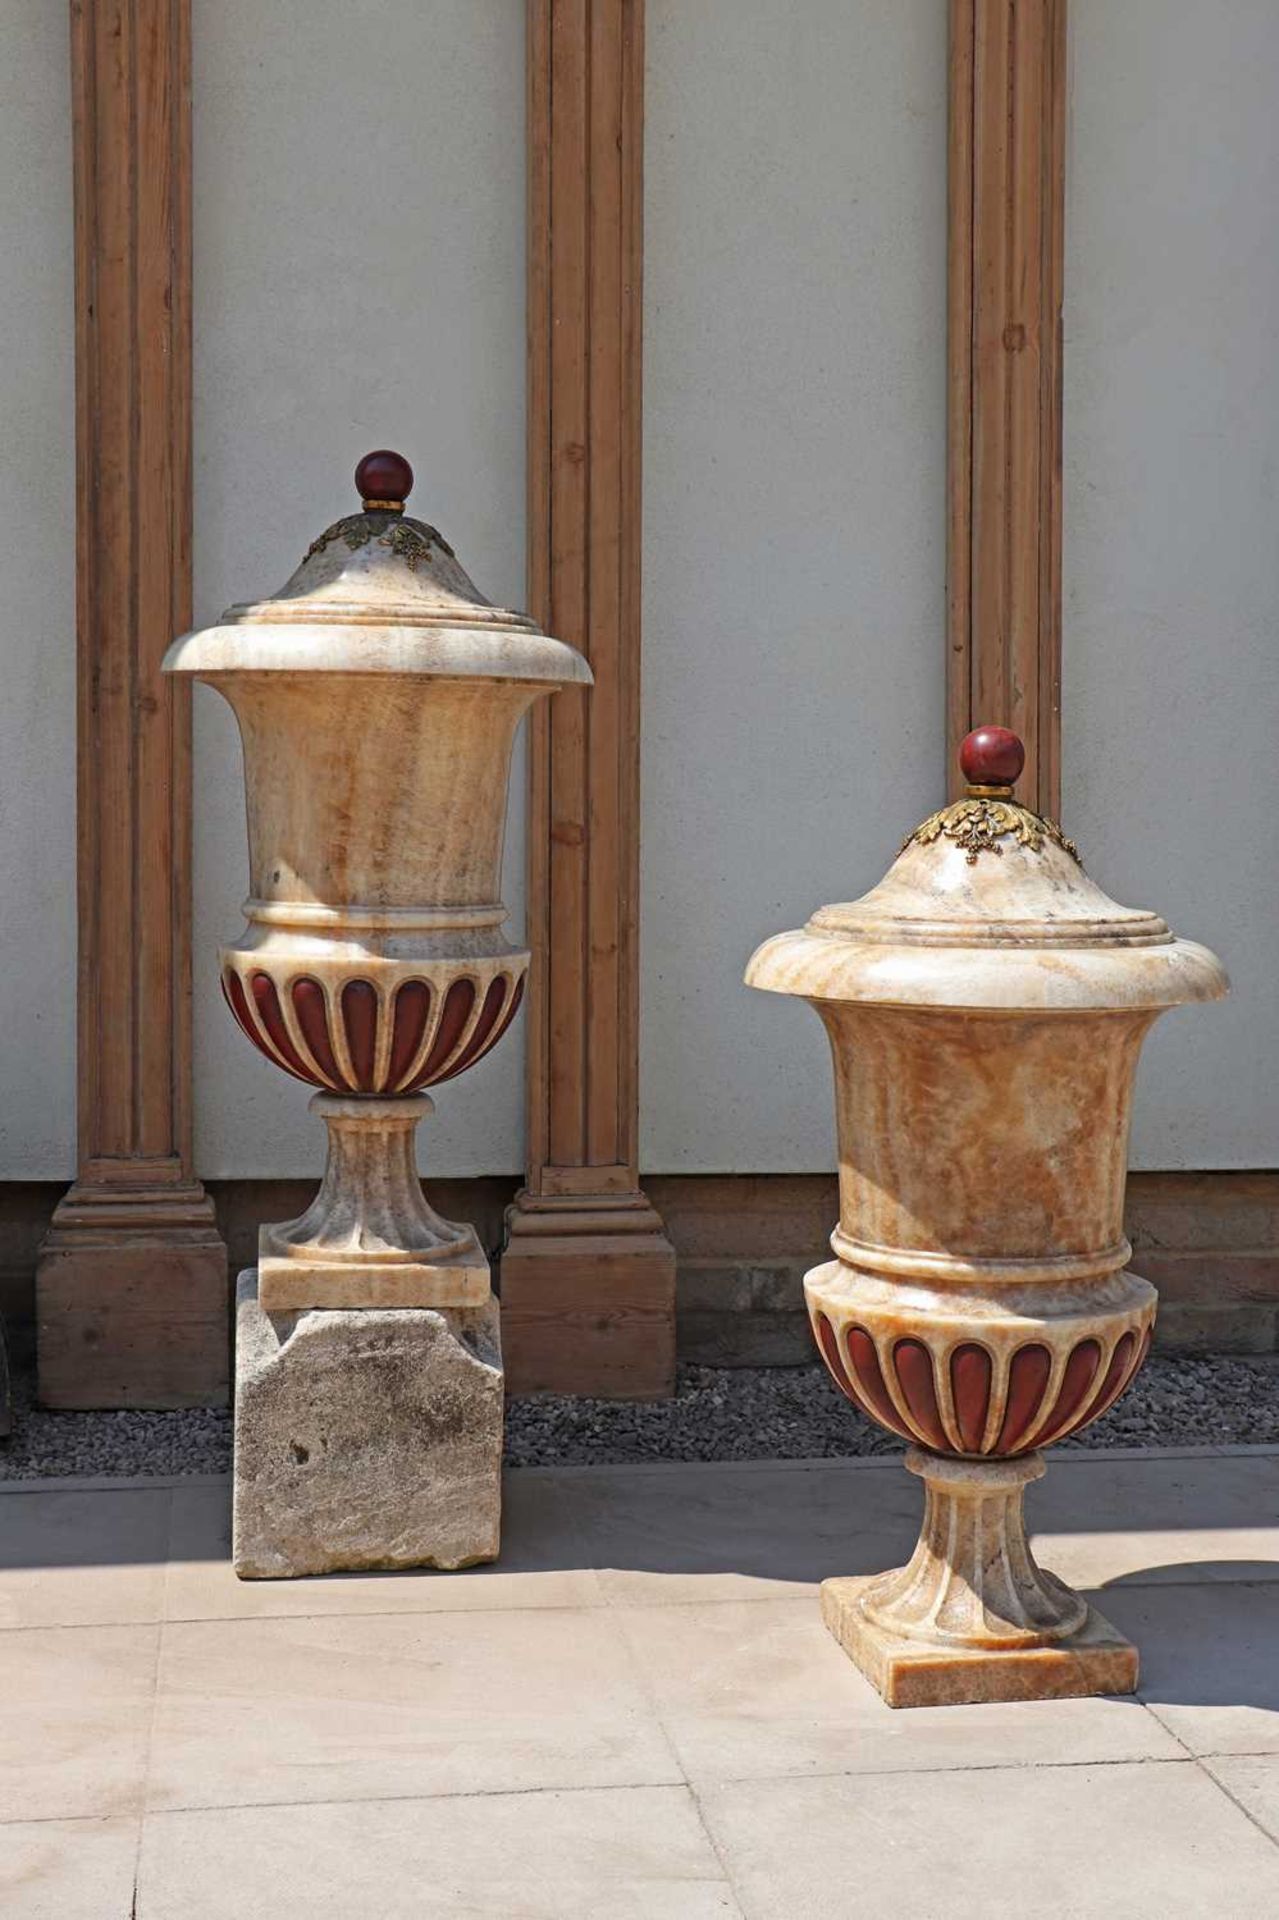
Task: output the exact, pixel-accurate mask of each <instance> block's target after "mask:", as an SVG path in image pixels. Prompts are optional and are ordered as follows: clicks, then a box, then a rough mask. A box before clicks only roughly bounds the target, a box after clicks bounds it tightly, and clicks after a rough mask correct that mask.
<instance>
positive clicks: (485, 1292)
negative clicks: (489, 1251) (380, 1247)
mask: <svg viewBox="0 0 1279 1920" xmlns="http://www.w3.org/2000/svg"><path fill="white" fill-rule="evenodd" d="M272 1246H273V1241H272V1229H271V1228H270V1227H263V1228H262V1229H261V1230H260V1232H259V1234H258V1267H257V1272H258V1299H259V1300H260V1301H261V1303H262V1305H263V1306H264V1307H265V1308H266V1310H267V1312H268V1313H300V1312H303V1311H305V1310H306V1309H307V1308H310V1307H315V1308H319V1309H321V1310H326V1309H332V1308H338V1307H356V1308H365V1307H482V1306H483V1305H484V1303H485V1301H486V1300H487V1299H488V1298H489V1294H490V1291H491V1287H492V1280H491V1276H490V1274H489V1263H488V1260H487V1258H486V1257H485V1254H484V1250H483V1248H482V1247H479V1246H476V1245H471V1246H469V1247H462V1248H461V1249H460V1250H459V1251H458V1252H457V1253H454V1254H450V1255H449V1256H448V1257H447V1258H446V1259H442V1260H402V1261H394V1262H392V1261H369V1262H367V1263H364V1262H360V1261H356V1260H319V1259H316V1258H315V1257H314V1255H311V1254H301V1253H298V1252H297V1251H294V1252H293V1253H292V1254H289V1253H283V1252H282V1253H275V1252H273V1251H272Z"/></svg>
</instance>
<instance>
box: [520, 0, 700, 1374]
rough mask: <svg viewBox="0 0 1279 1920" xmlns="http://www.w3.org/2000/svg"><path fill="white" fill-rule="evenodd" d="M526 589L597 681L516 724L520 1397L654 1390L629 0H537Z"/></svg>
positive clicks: (659, 1251)
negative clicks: (643, 1009) (523, 861)
mask: <svg viewBox="0 0 1279 1920" xmlns="http://www.w3.org/2000/svg"><path fill="white" fill-rule="evenodd" d="M528 73H529V118H528V124H529V382H528V405H529V583H530V585H529V592H530V601H531V607H532V611H533V613H534V614H535V616H536V617H537V619H538V620H540V621H541V623H542V624H543V625H544V626H545V627H546V628H547V629H548V630H549V631H550V632H552V633H555V634H557V635H559V636H560V637H561V638H562V639H565V640H569V641H571V642H572V643H573V645H574V646H577V647H580V648H581V649H582V651H583V652H584V653H585V654H586V655H587V657H588V659H589V660H590V663H591V666H592V668H593V670H594V674H595V686H594V688H593V690H591V691H590V692H582V691H579V690H578V689H571V690H568V691H566V692H564V693H561V694H558V695H557V696H556V698H555V699H554V700H553V701H550V702H548V703H547V706H546V707H545V708H544V709H542V710H541V711H540V712H539V713H538V714H537V716H536V718H535V720H534V723H533V732H532V739H531V769H532V770H531V788H530V809H529V937H530V944H531V945H532V947H533V951H534V961H533V973H532V976H531V998H530V1006H529V1023H528V1049H529V1069H528V1072H529V1103H528V1126H529V1168H528V1180H527V1186H526V1188H525V1190H524V1192H522V1193H521V1195H520V1196H519V1198H518V1200H517V1202H516V1204H515V1206H514V1207H513V1208H512V1209H511V1214H510V1223H509V1224H510V1234H509V1240H508V1245H507V1248H506V1252H505V1254H504V1256H503V1260H502V1323H503V1343H504V1348H505V1354H506V1366H507V1378H508V1382H509V1384H510V1385H511V1386H512V1387H513V1388H514V1389H515V1390H517V1391H528V1390H532V1389H538V1388H545V1389H550V1390H555V1391H560V1392H580V1393H596V1394H616V1395H628V1396H640V1395H650V1394H658V1393H664V1392H668V1391H669V1390H670V1387H671V1384H672V1381H673V1373H674V1311H675V1300H674V1279H675V1257H674V1253H673V1251H672V1249H671V1246H670V1243H669V1241H668V1240H667V1239H666V1237H665V1234H664V1232H663V1229H662V1223H661V1221H660V1219H659V1218H658V1216H657V1214H656V1213H655V1212H654V1210H653V1208H652V1207H651V1206H650V1205H649V1203H648V1201H647V1200H646V1199H645V1197H644V1195H643V1193H642V1192H641V1190H640V1184H639V1166H638V1145H637V1128H638V1094H637V1086H636V1079H637V1072H636V1063H637V1056H638V1043H639V1036H638V1018H637V967H638V953H637V931H638V920H637V916H638V886H639V838H638V832H639V822H638V816H639V718H640V716H639V666H640V387H641V380H640V372H641V368H640V351H641V327H640V319H641V315H640V279H641V262H642V210H643V209H642V191H643V85H644V49H643V4H642V0H529V5H528Z"/></svg>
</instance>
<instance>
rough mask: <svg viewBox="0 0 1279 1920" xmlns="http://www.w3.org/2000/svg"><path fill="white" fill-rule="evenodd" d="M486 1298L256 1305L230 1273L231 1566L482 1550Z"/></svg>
mask: <svg viewBox="0 0 1279 1920" xmlns="http://www.w3.org/2000/svg"><path fill="white" fill-rule="evenodd" d="M501 1468H502V1350H501V1344H500V1341H499V1337H498V1306H497V1301H496V1300H495V1299H494V1298H493V1296H492V1294H491V1293H490V1294H489V1295H488V1296H487V1298H486V1299H485V1300H484V1302H483V1303H482V1304H481V1305H479V1306H472V1307H440V1308H437V1309H434V1310H432V1309H430V1308H423V1307H410V1308H405V1309H397V1308H394V1307H366V1308H361V1309H351V1308H337V1309H332V1310H329V1309H323V1308H310V1309H306V1310H303V1311H300V1312H282V1313H280V1312H268V1311H267V1309H266V1308H265V1307H264V1306H263V1305H262V1303H261V1301H260V1299H259V1298H258V1275H257V1271H256V1269H254V1268H250V1269H249V1270H248V1271H247V1272H246V1273H242V1274H241V1275H240V1282H239V1287H238V1290H237V1298H236V1338H235V1492H234V1513H233V1526H232V1558H233V1560H234V1564H235V1570H236V1572H237V1573H238V1574H239V1576H240V1578H241V1579H242V1580H271V1579H280V1578H289V1577H293V1576H295V1575H298V1574H307V1573H337V1572H339V1571H343V1570H345V1571H354V1570H358V1569H362V1568H363V1569H370V1568H392V1567H442V1568H448V1569H453V1568H457V1567H469V1566H473V1565H475V1563H476V1562H477V1561H481V1560H494V1559H496V1558H497V1551H498V1538H499V1530H500V1523H501V1511H502V1496H501V1484H502V1483H501Z"/></svg>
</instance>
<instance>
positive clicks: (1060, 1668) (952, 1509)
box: [746, 727, 1226, 1707]
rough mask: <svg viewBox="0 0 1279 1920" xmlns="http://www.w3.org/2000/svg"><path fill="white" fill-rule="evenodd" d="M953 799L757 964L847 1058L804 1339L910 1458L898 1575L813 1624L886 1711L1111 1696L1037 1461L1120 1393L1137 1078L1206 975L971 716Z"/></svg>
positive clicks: (1126, 1335)
mask: <svg viewBox="0 0 1279 1920" xmlns="http://www.w3.org/2000/svg"><path fill="white" fill-rule="evenodd" d="M960 760H961V765H962V767H963V771H964V775H965V778H966V779H967V781H968V782H969V786H968V792H967V794H966V796H965V798H964V799H962V800H960V801H958V802H957V803H956V804H955V805H954V806H952V807H947V808H945V809H944V810H943V811H942V812H941V813H938V814H934V815H933V816H932V817H931V818H930V819H928V820H926V821H925V822H924V823H923V825H922V826H920V827H918V828H917V829H916V830H915V832H914V833H912V834H910V835H909V836H908V838H907V840H906V843H905V845H904V847H903V848H902V851H901V853H900V854H899V856H898V858H897V860H896V861H895V862H894V864H893V866H892V867H891V868H890V869H889V871H888V873H887V874H886V875H885V877H884V879H883V880H881V881H880V883H879V885H878V886H877V887H874V888H872V890H871V891H870V892H869V893H868V894H866V895H864V896H863V898H862V899H860V900H854V901H852V902H850V903H848V904H846V905H841V906H831V907H823V908H822V909H821V911H820V912H818V913H816V914H815V915H814V916H813V918H812V920H811V921H810V922H809V924H808V925H807V927H805V928H803V929H802V931H800V932H797V933H784V934H779V935H777V937H776V938H775V939H773V940H770V941H768V942H767V943H766V944H765V945H764V946H763V947H761V948H760V950H759V952H758V953H757V954H756V955H755V957H754V958H753V960H752V961H751V963H750V967H749V969H748V971H747V975H746V977H747V980H748V981H749V982H750V984H751V985H753V986H757V987H765V988H768V989H769V990H771V991H772V992H775V993H790V994H798V995H801V996H802V997H804V998H805V999H807V1000H809V1001H810V1002H811V1004H812V1005H813V1006H814V1007H815V1009H816V1010H817V1012H818V1013H819V1014H820V1016H821V1018H822V1021H823V1024H824V1025H825V1027H826V1030H827V1033H828V1035H829V1038H830V1043H831V1052H832V1056H833V1061H834V1068H835V1104H836V1118H837V1126H838V1133H839V1163H840V1164H839V1188H840V1214H839V1224H838V1226H837V1227H836V1229H835V1231H834V1233H833V1234H832V1235H831V1246H832V1249H833V1251H834V1254H835V1258H834V1259H833V1260H830V1261H827V1262H825V1263H824V1264H823V1265H821V1266H819V1267H815V1268H814V1269H813V1270H812V1272H811V1273H809V1274H808V1275H806V1277H805V1281H804V1293H805V1298H806V1300H807V1303H808V1311H809V1317H810V1319H811V1322H812V1327H813V1333H814V1336H815V1338H816V1341H817V1345H818V1348H819V1349H820V1351H821V1354H822V1357H823V1359H824V1360H825V1362H826V1365H827V1367H828V1368H829V1370H830V1373H831V1375H832V1377H833V1379H834V1380H835V1382H836V1384H837V1385H838V1386H839V1388H840V1390H841V1392H842V1393H844V1394H845V1395H846V1396H847V1398H848V1399H849V1400H850V1401H851V1402H852V1404H853V1405H854V1406H855V1407H856V1408H857V1409H858V1411H859V1412H860V1413H862V1414H864V1415H865V1416H866V1417H867V1418H868V1419H871V1420H874V1421H875V1422H876V1423H877V1424H878V1425H879V1426H881V1427H884V1428H886V1429H887V1431H888V1432H889V1433H893V1434H896V1435H898V1436H899V1437H900V1438H901V1439H903V1440H906V1441H907V1442H908V1443H909V1445H910V1452H909V1453H908V1454H907V1457H906V1463H907V1465H908V1467H909V1468H910V1470H911V1471H912V1472H913V1473H916V1474H918V1475H919V1476H920V1478H921V1479H922V1480H923V1482H924V1487H925V1508H924V1522H923V1528H922V1531H921V1533H920V1537H919V1543H918V1545H917V1546H916V1548H915V1552H914V1554H913V1556H912V1558H911V1560H910V1562H909V1564H908V1565H907V1566H905V1567H903V1568H899V1569H898V1570H897V1571H895V1572H893V1573H887V1574H880V1575H877V1576H876V1577H874V1578H873V1579H859V1580H840V1579H833V1580H828V1581H826V1582H825V1584H824V1585H823V1587H822V1615H823V1618H824V1619H825V1621H826V1624H827V1625H828V1626H829V1627H830V1629H831V1631H832V1633H834V1635H835V1637H836V1638H837V1639H838V1641H839V1642H840V1645H841V1646H842V1647H844V1649H845V1650H846V1651H847V1652H848V1653H849V1654H850V1655H851V1657H852V1658H853V1660H855V1661H856V1663H857V1665H858V1666H859V1667H860V1668H861V1670H862V1672H863V1673H864V1674H865V1675H866V1676H867V1678H868V1679H869V1680H870V1681H871V1682H872V1683H873V1684H874V1685H875V1686H876V1687H878V1689H879V1691H880V1692H881V1693H882V1694H883V1696H884V1698H885V1700H887V1701H888V1703H889V1704H890V1705H891V1706H902V1707H910V1706H926V1705H943V1704H949V1703H954V1702H958V1701H965V1700H969V1701H973V1700H1021V1699H1031V1698H1034V1699H1042V1698H1053V1697H1061V1696H1063V1695H1068V1694H1090V1693H1127V1692H1131V1691H1132V1689H1133V1688H1134V1687H1135V1685H1136V1683H1137V1653H1136V1649H1135V1648H1134V1647H1132V1646H1130V1645H1129V1644H1128V1642H1127V1641H1125V1640H1124V1639H1123V1637H1122V1636H1121V1635H1120V1634H1118V1633H1116V1631H1115V1630H1114V1628H1113V1627H1111V1626H1110V1625H1109V1623H1108V1622H1107V1621H1106V1620H1104V1619H1103V1618H1102V1616H1101V1615H1100V1614H1098V1613H1097V1612H1096V1611H1095V1610H1094V1609H1093V1608H1091V1607H1090V1606H1088V1604H1087V1603H1086V1602H1085V1601H1084V1600H1083V1599H1082V1598H1081V1597H1080V1595H1078V1594H1076V1593H1072V1592H1071V1590H1070V1589H1069V1588H1068V1587H1066V1586H1064V1585H1063V1584H1062V1582H1061V1581H1060V1580H1058V1579H1056V1578H1055V1576H1054V1575H1053V1574H1051V1573H1047V1572H1044V1571H1042V1570H1041V1569H1040V1568H1039V1567H1037V1566H1036V1564H1035V1561H1034V1559H1033V1557H1032V1555H1031V1552H1030V1548H1029V1546H1028V1545H1027V1541H1026V1531H1025V1522H1024V1518H1023V1513H1022V1502H1023V1498H1024V1494H1025V1489H1026V1486H1027V1484H1028V1483H1029V1482H1030V1481H1032V1480H1035V1479H1038V1477H1039V1476H1040V1474H1041V1473H1042V1472H1043V1470H1044V1468H1043V1458H1042V1454H1041V1451H1040V1449H1042V1448H1043V1447H1046V1446H1048V1445H1050V1444H1051V1443H1052V1442H1054V1441H1056V1440H1061V1439H1064V1438H1065V1436H1066V1435H1067V1434H1071V1433H1077V1432H1078V1431H1079V1430H1080V1429H1081V1428H1082V1427H1085V1426H1086V1425H1087V1424H1088V1423H1089V1421H1091V1420H1095V1419H1097V1417H1098V1416H1099V1415H1100V1414H1103V1413H1105V1412H1106V1411H1107V1409H1108V1408H1110V1407H1111V1406H1113V1404H1114V1402H1115V1401H1116V1400H1117V1399H1118V1398H1119V1396H1120V1394H1121V1393H1123V1391H1124V1389H1125V1388H1126V1387H1127V1386H1128V1384H1129V1382H1130V1381H1131V1380H1132V1379H1133V1377H1134V1376H1135V1375H1136V1373H1137V1372H1138V1370H1139V1368H1140V1367H1141V1365H1142V1362H1143V1361H1144V1360H1145V1357H1146V1354H1147V1352H1148V1350H1149V1346H1150V1336H1151V1329H1152V1327H1153V1324H1154V1317H1155V1305H1156V1299H1155V1290H1154V1288H1153V1287H1152V1286H1150V1284H1149V1283H1148V1282H1147V1281H1145V1280H1143V1279H1141V1278H1140V1277H1139V1276H1138V1275H1137V1274H1134V1273H1130V1272H1129V1271H1127V1265H1128V1260H1129V1258H1130V1257H1131V1253H1132V1249H1131V1247H1130V1246H1129V1245H1128V1242H1127V1241H1126V1240H1125V1238H1124V1234H1123V1203H1124V1181H1125V1176H1126V1171H1127V1155H1128V1125H1129V1115H1130V1111H1131V1104H1132V1087H1133V1079H1134V1075H1135V1073H1136V1067H1137V1056H1138V1053H1139V1051H1140V1048H1141V1043H1142V1041H1143V1039H1144V1038H1145V1036H1146V1034H1147V1032H1148V1031H1149V1029H1150V1027H1151V1026H1152V1024H1153V1023H1154V1021H1155V1019H1156V1017H1157V1016H1158V1015H1159V1014H1160V1013H1161V1012H1162V1011H1163V1010H1164V1009H1165V1008H1168V1007H1173V1006H1177V1005H1179V1004H1180V1003H1182V1002H1184V1001H1192V1000H1214V999H1217V998H1219V997H1220V996H1221V995H1222V994H1223V993H1224V992H1225V991H1226V977H1225V974H1224V973H1223V971H1222V969H1221V966H1220V963H1219V962H1218V961H1217V960H1216V958H1215V957H1214V956H1213V955H1212V954H1211V953H1209V952H1208V951H1207V949H1206V948H1204V947H1200V946H1197V945H1195V944H1194V942H1192V941H1189V940H1178V939H1175V938H1174V937H1173V935H1172V934H1171V933H1170V932H1169V930H1168V927H1167V926H1166V925H1165V923H1164V921H1162V920H1161V919H1160V918H1159V917H1158V915H1156V914H1153V913H1147V912H1143V911H1140V910H1136V909H1133V908H1128V907H1121V906H1119V905H1118V904H1117V902H1115V901H1114V900H1111V899H1110V898H1109V896H1108V895H1106V894H1105V893H1103V892H1102V890H1101V888H1100V887H1098V886H1096V885H1095V884H1094V883H1093V881H1091V880H1090V879H1089V878H1088V876H1087V874H1086V873H1085V872H1084V870H1083V866H1082V864H1081V862H1080V858H1079V854H1078V852H1077V850H1076V849H1075V847H1074V846H1072V844H1071V843H1070V841H1068V840H1067V839H1066V838H1065V836H1064V835H1063V834H1062V832H1061V830H1060V828H1059V827H1057V826H1056V825H1055V824H1054V823H1053V822H1052V821H1048V820H1043V819H1041V818H1040V817H1039V816H1038V815H1037V814H1033V813H1031V812H1029V811H1028V810H1027V809H1026V808H1025V807H1020V806H1018V805H1017V804H1016V802H1015V800H1014V799H1013V785H1014V782H1015V781H1016V779H1017V777H1018V775H1019V774H1020V772H1021V768H1022V764H1023V760H1024V754H1023V751H1022V746H1021V742H1020V741H1019V740H1018V739H1017V738H1016V736H1015V735H1013V734H1010V733H1008V732H1007V731H1006V730H1005V729H1004V728H1002V727H987V728H979V729H978V731H977V732H976V733H973V734H970V735H969V737H968V739H967V740H966V741H965V742H964V745H963V748H962V750H961V755H960Z"/></svg>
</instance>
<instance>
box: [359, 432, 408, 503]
mask: <svg viewBox="0 0 1279 1920" xmlns="http://www.w3.org/2000/svg"><path fill="white" fill-rule="evenodd" d="M355 484H356V486H357V487H358V488H359V490H360V499H361V500H362V501H363V503H364V505H365V507H366V508H378V507H381V508H382V509H383V511H389V512H391V513H399V512H401V511H402V510H403V507H404V502H405V501H406V500H407V499H408V497H409V495H410V493H411V492H412V491H413V469H412V467H411V466H410V465H409V463H408V461H407V460H406V459H405V458H404V455H403V454H402V453H392V452H391V450H390V448H389V447H378V448H377V449H376V451H375V452H373V453H366V454H365V456H364V458H363V460H361V462H360V464H359V466H358V467H357V468H356V469H355Z"/></svg>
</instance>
